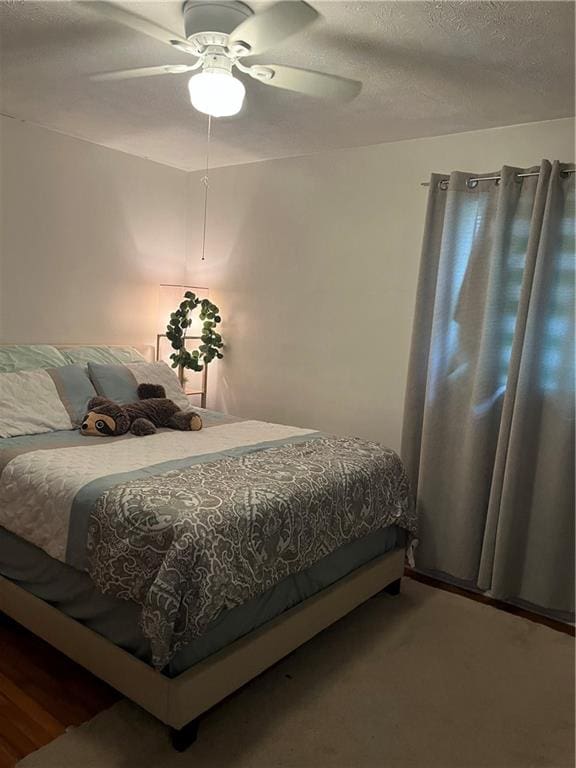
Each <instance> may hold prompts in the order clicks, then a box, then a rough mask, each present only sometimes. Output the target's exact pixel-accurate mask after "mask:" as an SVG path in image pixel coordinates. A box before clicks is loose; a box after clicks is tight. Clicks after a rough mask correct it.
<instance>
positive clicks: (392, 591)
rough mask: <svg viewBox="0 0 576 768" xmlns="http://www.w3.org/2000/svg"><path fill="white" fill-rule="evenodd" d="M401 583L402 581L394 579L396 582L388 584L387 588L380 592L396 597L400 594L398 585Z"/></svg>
mask: <svg viewBox="0 0 576 768" xmlns="http://www.w3.org/2000/svg"><path fill="white" fill-rule="evenodd" d="M401 583H402V579H396V581H393V582H391V583H390V584H388V586H387V587H384V589H383V590H382V591H383V592H385V593H386V594H387V595H392V597H397V596H398V595H399V594H400V584H401Z"/></svg>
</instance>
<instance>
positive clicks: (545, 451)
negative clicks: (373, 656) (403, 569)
mask: <svg viewBox="0 0 576 768" xmlns="http://www.w3.org/2000/svg"><path fill="white" fill-rule="evenodd" d="M572 168H573V166H568V165H562V164H560V163H558V162H555V163H553V164H551V163H549V162H548V161H543V162H542V164H541V165H540V167H536V168H530V169H520V168H510V167H504V168H503V169H502V170H501V172H500V174H499V175H500V176H501V180H500V181H499V182H495V181H479V182H478V183H476V184H475V185H474V184H473V183H472V184H471V183H470V182H469V179H470V178H471V177H472V176H473V174H471V173H459V172H458V173H453V174H452V175H451V176H449V177H447V176H440V175H433V176H432V179H431V188H430V197H429V203H428V211H427V222H426V231H425V237H424V245H423V252H422V263H421V269H420V278H419V288H418V297H417V308H416V316H415V323H414V332H413V339H412V350H411V360H410V370H409V377H408V387H407V395H406V405H405V414H404V432H403V441H402V455H403V458H404V461H405V463H406V465H407V468H408V471H409V475H410V477H411V480H412V483H413V488H414V491H415V492H416V495H417V503H418V506H419V510H420V520H421V530H420V545H419V548H418V550H417V552H416V566H417V568H419V569H421V570H424V571H428V572H433V573H437V574H440V575H442V574H444V575H445V576H447V577H448V578H450V579H454V580H457V581H459V582H464V583H465V584H468V585H470V586H471V587H474V588H478V589H481V590H484V591H486V592H488V593H489V594H491V595H492V596H494V597H496V598H498V599H502V600H508V601H511V602H516V603H520V604H529V605H530V606H535V607H537V608H540V609H542V610H543V611H545V612H551V613H556V614H559V615H561V616H563V617H564V618H568V619H570V618H572V617H573V611H574V462H575V456H574V277H575V272H574V266H575V252H574V251H575V246H574V242H575V195H574V174H573V173H566V171H567V170H570V169H572ZM527 172H529V173H530V172H531V173H534V172H538V175H535V176H530V177H525V178H521V177H519V176H518V174H519V173H527ZM485 175H486V176H494V175H497V174H496V173H494V172H491V173H489V174H485ZM446 187H447V188H446Z"/></svg>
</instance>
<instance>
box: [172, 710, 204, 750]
mask: <svg viewBox="0 0 576 768" xmlns="http://www.w3.org/2000/svg"><path fill="white" fill-rule="evenodd" d="M199 722H200V718H198V717H197V718H196V719H195V720H190V722H189V723H187V724H186V725H185V726H184V727H183V728H180V729H179V730H177V729H176V728H170V739H171V740H172V746H173V747H174V749H175V750H176V752H185V751H186V750H187V749H188V747H190V746H192V744H194V742H195V741H196V739H197V738H198V725H199Z"/></svg>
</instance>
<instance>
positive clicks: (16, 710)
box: [0, 572, 574, 768]
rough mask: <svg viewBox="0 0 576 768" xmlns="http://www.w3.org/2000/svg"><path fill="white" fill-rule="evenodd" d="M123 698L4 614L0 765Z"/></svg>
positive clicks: (0, 629)
mask: <svg viewBox="0 0 576 768" xmlns="http://www.w3.org/2000/svg"><path fill="white" fill-rule="evenodd" d="M407 575H409V576H410V577H411V578H416V579H417V580H419V581H424V582H425V583H427V584H430V585H431V586H435V587H439V588H440V589H448V590H449V591H451V592H457V593H458V594H461V595H464V596H466V597H470V598H471V599H473V600H481V601H482V602H489V603H490V604H491V605H493V606H494V607H495V608H497V609H498V608H500V609H503V610H507V611H512V612H514V613H518V614H520V615H522V616H524V617H525V618H529V619H530V620H532V621H538V622H539V623H542V624H547V625H548V626H550V627H551V628H553V629H556V630H559V631H561V632H567V633H568V634H572V635H573V634H574V628H573V627H570V626H567V625H565V624H561V623H560V622H553V621H551V620H548V619H543V618H542V617H539V616H536V615H535V614H530V613H528V612H526V611H521V610H519V609H514V608H511V607H510V606H506V605H504V604H497V603H495V602H494V601H490V600H489V598H484V597H483V596H481V595H474V594H471V593H469V592H465V591H464V590H462V589H460V588H458V587H452V586H449V585H446V584H444V583H442V582H439V581H436V580H435V579H431V578H430V577H427V576H423V575H421V574H417V573H414V572H408V573H407ZM119 698H120V696H119V694H118V693H116V692H115V691H114V690H112V688H110V687H109V686H107V685H106V684H105V683H103V682H101V681H100V680H98V679H97V678H96V677H94V676H93V675H91V674H90V673H89V672H87V671H86V670H85V669H84V668H83V667H80V666H78V664H75V663H74V662H73V661H71V660H70V659H68V658H67V657H66V656H64V655H63V654H61V653H59V652H58V651H56V650H55V649H54V648H52V647H51V646H49V645H48V644H47V643H45V642H44V641H43V640H40V639H39V638H37V637H35V636H34V635H32V634H31V633H30V632H28V631H27V630H26V629H24V628H23V627H21V626H19V625H18V624H16V623H15V622H13V621H12V620H10V619H8V618H7V617H6V616H3V614H1V613H0V768H13V766H14V765H16V763H17V762H18V760H20V759H21V758H22V757H24V756H25V755H27V754H29V753H30V752H33V751H34V750H36V749H39V748H40V747H42V746H44V745H45V744H47V743H48V742H50V741H52V739H55V738H56V737H57V736H59V735H60V734H62V733H64V731H65V730H66V728H68V727H69V726H74V725H80V724H81V723H83V722H85V721H87V720H90V719H91V718H92V717H94V715H96V714H97V713H98V712H101V711H102V710H104V709H107V708H108V707H110V706H112V704H113V703H114V702H115V701H117V700H118V699H119Z"/></svg>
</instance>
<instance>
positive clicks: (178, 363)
mask: <svg viewBox="0 0 576 768" xmlns="http://www.w3.org/2000/svg"><path fill="white" fill-rule="evenodd" d="M198 306H199V307H200V315H199V316H200V320H202V321H203V325H202V334H201V336H200V340H201V342H202V343H201V344H200V346H199V347H198V349H194V350H192V352H189V351H188V350H187V349H186V331H187V330H188V328H189V327H190V326H191V325H192V317H191V316H190V315H191V313H193V312H194V310H195V309H196V308H197V307H198ZM221 320H222V318H221V317H220V310H219V309H218V307H217V306H216V304H212V302H211V301H209V300H208V299H200V298H199V297H198V296H196V294H195V293H192V291H186V293H185V294H184V300H183V301H182V302H181V303H180V306H179V307H178V309H177V310H176V311H175V312H172V314H171V315H170V321H169V323H168V327H167V328H166V338H167V339H168V340H169V341H170V343H171V345H172V348H173V349H175V350H176V351H175V352H173V353H172V354H171V355H170V360H172V368H178V367H182V368H189V369H190V370H192V371H201V370H203V368H204V365H208V364H209V363H211V362H212V360H214V358H215V357H217V358H218V359H220V360H221V359H222V358H223V357H224V355H223V354H222V352H221V351H220V350H221V349H222V348H223V346H224V343H223V341H222V336H221V335H220V334H219V333H218V331H217V330H216V326H217V325H218V323H220V322H221Z"/></svg>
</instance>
